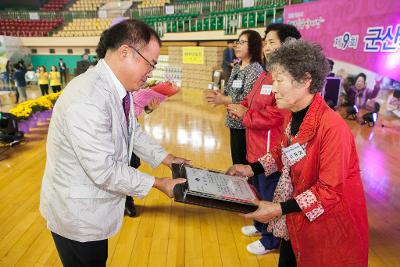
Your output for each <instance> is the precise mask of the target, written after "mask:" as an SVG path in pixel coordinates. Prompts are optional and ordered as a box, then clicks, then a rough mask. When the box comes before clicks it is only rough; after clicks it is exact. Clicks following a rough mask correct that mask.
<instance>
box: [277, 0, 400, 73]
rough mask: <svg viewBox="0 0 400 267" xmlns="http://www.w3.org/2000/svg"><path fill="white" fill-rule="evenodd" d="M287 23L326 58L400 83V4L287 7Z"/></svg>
mask: <svg viewBox="0 0 400 267" xmlns="http://www.w3.org/2000/svg"><path fill="white" fill-rule="evenodd" d="M284 20H285V22H286V23H288V24H292V25H295V26H296V27H297V28H298V29H299V31H300V32H301V34H302V37H303V39H305V40H309V41H313V42H316V43H319V44H320V45H321V46H322V47H323V48H324V51H325V54H326V55H327V56H328V57H330V58H332V59H336V60H340V61H344V62H348V63H352V64H354V65H358V66H360V67H363V68H366V69H369V70H371V71H374V72H376V73H378V74H380V75H384V76H387V77H390V78H392V79H394V80H397V81H400V1H399V0H396V1H393V0H351V1H349V0H331V1H316V2H311V3H304V4H298V5H291V6H285V11H284Z"/></svg>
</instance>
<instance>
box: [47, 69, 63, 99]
mask: <svg viewBox="0 0 400 267" xmlns="http://www.w3.org/2000/svg"><path fill="white" fill-rule="evenodd" d="M49 77H50V87H51V90H52V91H53V93H57V92H60V91H61V81H60V73H59V72H58V70H57V67H56V66H51V71H50V73H49Z"/></svg>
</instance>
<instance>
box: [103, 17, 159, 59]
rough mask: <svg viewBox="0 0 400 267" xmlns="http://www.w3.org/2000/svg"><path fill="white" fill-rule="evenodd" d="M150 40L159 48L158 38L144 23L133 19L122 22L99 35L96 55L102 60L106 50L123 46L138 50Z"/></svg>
mask: <svg viewBox="0 0 400 267" xmlns="http://www.w3.org/2000/svg"><path fill="white" fill-rule="evenodd" d="M152 38H154V39H155V40H156V41H157V42H158V44H159V45H160V46H161V39H160V37H159V36H158V34H157V33H156V32H155V31H154V30H153V29H152V28H151V27H150V26H148V25H147V24H146V23H144V22H143V21H140V20H135V19H128V20H124V21H121V22H120V23H117V24H115V25H113V26H112V27H110V28H109V29H107V30H105V31H104V32H103V33H102V34H101V37H100V41H99V43H98V45H97V48H96V53H97V56H98V58H104V57H105V55H106V52H107V50H108V49H112V50H116V49H118V48H119V47H120V46H121V45H124V44H126V45H133V46H136V47H137V49H140V48H141V47H140V46H142V47H143V46H145V45H147V44H148V43H149V42H150V40H151V39H152Z"/></svg>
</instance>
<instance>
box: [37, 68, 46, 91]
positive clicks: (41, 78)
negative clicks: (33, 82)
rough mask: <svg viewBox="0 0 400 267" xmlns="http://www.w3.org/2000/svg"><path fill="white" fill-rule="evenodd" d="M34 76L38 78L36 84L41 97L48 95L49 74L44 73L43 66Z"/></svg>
mask: <svg viewBox="0 0 400 267" xmlns="http://www.w3.org/2000/svg"><path fill="white" fill-rule="evenodd" d="M36 76H37V77H38V84H39V88H40V91H41V92H42V96H43V95H48V94H49V74H48V73H47V72H46V67H45V66H40V67H39V69H38V71H37V72H36Z"/></svg>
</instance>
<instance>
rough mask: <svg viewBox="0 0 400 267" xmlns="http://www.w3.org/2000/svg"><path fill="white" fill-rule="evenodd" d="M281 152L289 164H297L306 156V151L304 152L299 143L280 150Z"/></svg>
mask: <svg viewBox="0 0 400 267" xmlns="http://www.w3.org/2000/svg"><path fill="white" fill-rule="evenodd" d="M282 152H283V153H285V155H286V157H287V158H288V159H289V160H290V161H291V162H297V161H299V160H300V159H302V158H303V157H304V156H305V155H306V151H304V149H303V148H302V147H301V146H300V145H299V143H295V144H293V145H291V146H288V147H284V148H282Z"/></svg>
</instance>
